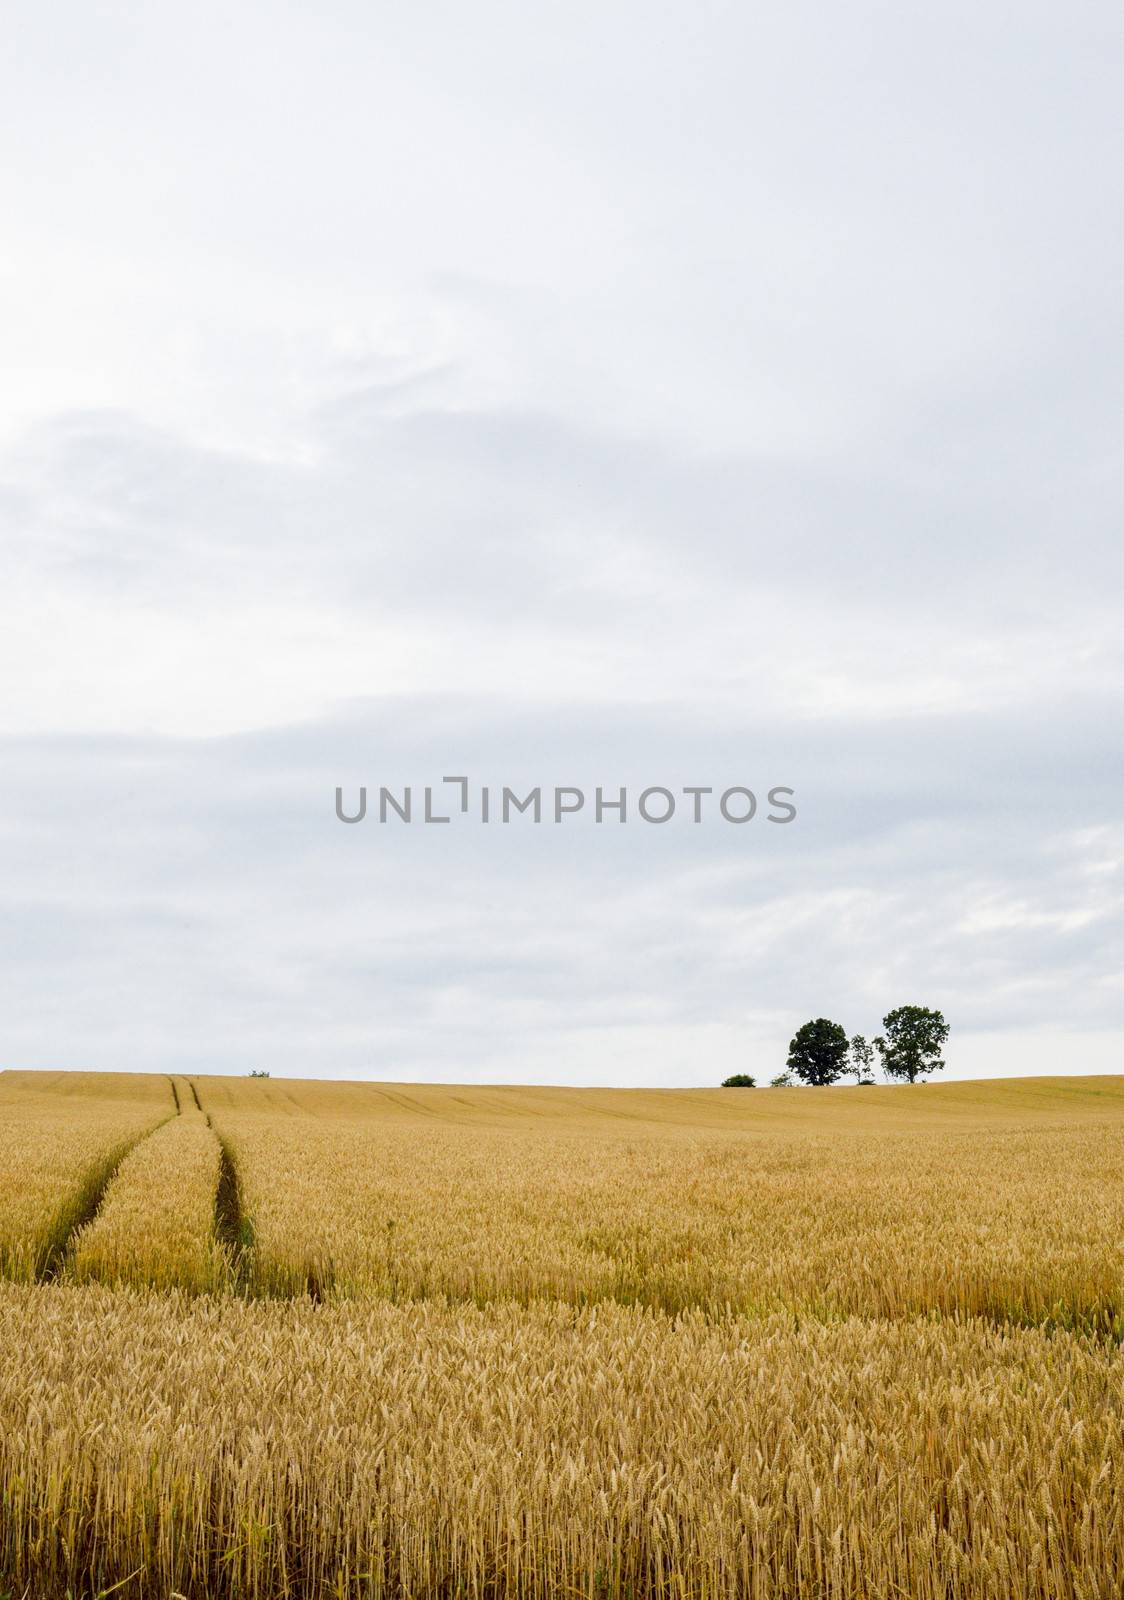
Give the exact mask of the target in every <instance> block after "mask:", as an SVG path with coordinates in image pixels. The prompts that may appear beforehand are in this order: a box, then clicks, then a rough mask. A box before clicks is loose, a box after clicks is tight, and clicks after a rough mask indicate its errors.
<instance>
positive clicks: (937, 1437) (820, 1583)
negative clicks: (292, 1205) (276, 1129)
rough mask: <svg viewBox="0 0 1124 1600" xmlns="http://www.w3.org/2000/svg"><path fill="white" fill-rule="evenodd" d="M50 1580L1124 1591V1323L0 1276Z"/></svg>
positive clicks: (37, 1527) (999, 1594) (805, 1591)
mask: <svg viewBox="0 0 1124 1600" xmlns="http://www.w3.org/2000/svg"><path fill="white" fill-rule="evenodd" d="M0 1346H2V1347H3V1348H4V1350H5V1351H6V1357H5V1361H4V1363H3V1367H2V1369H0V1481H2V1482H3V1484H4V1485H5V1491H4V1493H5V1500H4V1515H3V1521H2V1525H0V1536H2V1547H0V1567H2V1570H3V1572H4V1574H5V1576H6V1580H7V1582H8V1583H9V1584H10V1585H12V1586H16V1587H18V1586H22V1585H26V1586H28V1587H29V1588H30V1589H31V1591H32V1592H33V1593H34V1594H35V1595H36V1596H38V1597H40V1600H49V1597H53V1596H62V1595H63V1594H64V1593H81V1594H93V1593H96V1592H98V1591H100V1590H103V1589H106V1588H108V1587H109V1586H110V1585H111V1584H113V1583H116V1582H118V1581H120V1580H122V1579H126V1578H128V1577H129V1575H130V1574H133V1577H132V1581H131V1583H128V1584H126V1585H125V1588H124V1590H123V1591H122V1593H123V1594H124V1595H126V1596H128V1595H132V1596H140V1595H168V1594H171V1593H173V1592H175V1593H178V1594H182V1595H185V1596H189V1597H191V1600H197V1597H199V1600H201V1597H204V1596H206V1597H225V1596H235V1595H238V1596H259V1597H265V1596H270V1597H275V1596H276V1597H280V1596H288V1597H297V1596H299V1597H302V1600H319V1597H324V1600H327V1597H328V1596H335V1597H336V1600H342V1597H351V1596H355V1597H359V1596H364V1597H375V1596H407V1595H409V1596H435V1595H450V1596H451V1595H455V1594H463V1595H475V1596H491V1595H495V1596H499V1595H519V1596H527V1597H539V1596H542V1597H547V1596H550V1597H555V1596H558V1595H562V1594H575V1595H584V1596H589V1597H591V1600H593V1597H595V1596H613V1597H620V1600H623V1597H625V1596H630V1595H631V1596H646V1597H647V1596H651V1597H656V1596H665V1595H666V1596H669V1597H670V1596H675V1597H676V1600H689V1597H696V1596H697V1597H703V1596H706V1597H718V1596H730V1597H733V1596H744V1597H757V1600H788V1597H796V1596H808V1597H810V1596H815V1597H817V1600H891V1597H893V1600H900V1597H901V1596H910V1597H911V1600H938V1597H939V1600H948V1597H949V1596H957V1597H964V1596H971V1597H972V1600H1066V1597H1073V1600H1117V1597H1118V1596H1119V1595H1120V1594H1121V1592H1124V1503H1122V1500H1121V1497H1120V1495H1119V1485H1120V1482H1121V1481H1122V1480H1124V1433H1122V1422H1124V1411H1122V1408H1124V1355H1122V1353H1121V1351H1120V1350H1119V1349H1118V1348H1115V1347H1103V1346H1099V1345H1097V1344H1096V1343H1095V1342H1092V1341H1088V1340H1085V1339H1083V1338H1080V1337H1078V1336H1074V1335H1070V1334H1065V1333H1060V1332H1059V1333H1054V1334H1052V1335H1047V1334H1044V1333H1042V1332H1040V1331H1036V1330H1008V1331H999V1330H996V1329H993V1328H990V1327H988V1326H987V1325H985V1324H981V1323H975V1324H971V1325H963V1326H955V1325H951V1324H943V1325H938V1324H934V1323H930V1322H920V1323H913V1324H910V1323H904V1322H878V1321H865V1322H860V1321H846V1322H841V1323H836V1324H831V1325H826V1324H816V1323H807V1322H802V1323H801V1324H800V1326H799V1327H796V1326H794V1324H793V1322H792V1320H791V1319H785V1318H773V1319H764V1320H762V1319H757V1320H744V1319H739V1318H728V1319H723V1320H720V1321H718V1322H714V1321H708V1320H706V1319H703V1318H702V1317H701V1316H699V1315H698V1314H691V1315H688V1316H686V1317H683V1318H679V1319H672V1318H669V1317H667V1316H666V1315H664V1314H663V1313H659V1312H651V1311H645V1310H641V1309H639V1308H625V1307H618V1306H602V1307H599V1308H596V1309H593V1310H586V1311H578V1310H575V1309H573V1308H565V1307H554V1308H550V1307H529V1308H520V1307H517V1306H513V1305H505V1306H492V1307H488V1308H485V1309H482V1310H480V1309H477V1308H474V1307H456V1308H446V1307H441V1306H436V1305H433V1304H430V1305H417V1306H411V1307H405V1308H399V1307H394V1306H389V1305H386V1304H382V1305H372V1304H367V1305H362V1304H356V1303H351V1304H342V1303H341V1304H339V1305H334V1306H320V1307H316V1306H313V1305H310V1303H309V1302H308V1301H307V1300H303V1301H290V1302H245V1301H239V1300H236V1299H230V1298H226V1299H220V1300H215V1299H196V1300H193V1301H185V1300H182V1299H179V1298H177V1297H170V1298H169V1297H160V1296H153V1295H147V1296H146V1295H138V1294H135V1293H132V1292H122V1293H118V1294H113V1293H111V1292H109V1291H106V1290H102V1289H65V1288H53V1289H49V1290H48V1289H42V1288H38V1289H36V1288H20V1287H16V1286H8V1287H6V1288H4V1289H3V1290H0Z"/></svg>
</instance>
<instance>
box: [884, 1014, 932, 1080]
mask: <svg viewBox="0 0 1124 1600" xmlns="http://www.w3.org/2000/svg"><path fill="white" fill-rule="evenodd" d="M882 1026H883V1028H885V1030H886V1032H885V1034H880V1035H879V1036H878V1038H877V1039H875V1041H874V1043H875V1046H876V1047H877V1050H878V1054H879V1055H880V1056H881V1057H882V1071H883V1072H884V1073H885V1074H886V1076H887V1077H888V1078H905V1079H907V1081H908V1082H910V1083H916V1082H917V1080H918V1078H923V1077H924V1076H925V1074H926V1073H927V1072H939V1071H940V1069H941V1068H942V1067H943V1066H944V1062H943V1061H942V1060H941V1054H940V1052H941V1046H942V1045H943V1044H944V1042H945V1040H946V1039H947V1038H948V1023H947V1022H946V1021H945V1020H944V1017H943V1015H942V1014H941V1012H939V1011H931V1010H930V1009H929V1007H928V1006H898V1008H897V1010H896V1011H888V1012H887V1013H886V1015H885V1016H884V1017H883V1018H882Z"/></svg>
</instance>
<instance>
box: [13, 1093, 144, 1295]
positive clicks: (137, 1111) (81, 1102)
mask: <svg viewBox="0 0 1124 1600" xmlns="http://www.w3.org/2000/svg"><path fill="white" fill-rule="evenodd" d="M174 1111H175V1103H174V1101H173V1098H172V1092H171V1088H170V1085H169V1083H168V1080H167V1078H163V1077H155V1076H148V1075H141V1074H130V1073H95V1072H66V1073H64V1072H51V1073H46V1072H35V1073H32V1072H5V1073H2V1074H0V1275H2V1276H4V1277H6V1278H16V1279H21V1280H28V1279H32V1278H34V1277H36V1276H38V1275H41V1274H42V1273H44V1272H46V1271H49V1270H53V1269H54V1267H55V1266H56V1265H57V1264H58V1261H59V1260H60V1258H61V1253H62V1250H63V1248H64V1247H65V1244H66V1240H67V1239H68V1237H69V1235H70V1233H71V1231H72V1229H74V1228H75V1227H77V1226H78V1225H79V1223H80V1222H82V1221H83V1220H84V1219H85V1218H86V1216H87V1215H88V1214H89V1212H90V1209H91V1207H92V1206H94V1205H96V1203H97V1199H98V1196H99V1195H100V1193H101V1190H102V1188H103V1187H104V1185H105V1183H106V1181H107V1179H108V1178H109V1176H110V1174H111V1173H112V1172H113V1169H114V1167H115V1166H116V1165H117V1163H118V1161H119V1160H120V1159H121V1157H122V1156H123V1155H124V1154H125V1152H126V1151H127V1150H128V1149H129V1147H130V1146H131V1145H132V1144H134V1143H135V1142H136V1140H138V1139H140V1138H142V1137H143V1136H144V1135H145V1134H146V1133H149V1132H151V1130H152V1129H153V1128H155V1127H156V1126H157V1125H158V1124H159V1123H160V1122H161V1121H163V1119H164V1118H166V1117H168V1116H171V1115H173V1114H174Z"/></svg>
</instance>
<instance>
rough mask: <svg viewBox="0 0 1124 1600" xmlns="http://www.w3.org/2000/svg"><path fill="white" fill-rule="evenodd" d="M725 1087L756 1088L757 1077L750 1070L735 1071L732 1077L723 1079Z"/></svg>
mask: <svg viewBox="0 0 1124 1600" xmlns="http://www.w3.org/2000/svg"><path fill="white" fill-rule="evenodd" d="M722 1087H723V1089H756V1087H757V1079H756V1078H751V1077H750V1075H749V1073H748V1072H735V1073H734V1075H733V1077H732V1078H723V1079H722Z"/></svg>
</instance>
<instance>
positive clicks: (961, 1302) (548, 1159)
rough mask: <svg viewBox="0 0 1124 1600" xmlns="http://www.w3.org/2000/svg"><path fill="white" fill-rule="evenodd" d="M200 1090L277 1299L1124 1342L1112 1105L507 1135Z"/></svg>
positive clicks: (936, 1110) (466, 1116) (453, 1105)
mask: <svg viewBox="0 0 1124 1600" xmlns="http://www.w3.org/2000/svg"><path fill="white" fill-rule="evenodd" d="M1106 1081H1107V1082H1108V1083H1109V1084H1110V1086H1111V1087H1112V1088H1113V1089H1114V1090H1115V1092H1114V1093H1106V1091H1105V1089H1104V1087H1103V1085H1104V1083H1105V1082H1106ZM196 1082H197V1088H198V1090H199V1093H200V1095H201V1097H202V1100H203V1103H204V1105H205V1106H213V1107H214V1118H215V1124H216V1127H218V1129H219V1130H220V1132H221V1133H222V1135H223V1137H224V1138H225V1140H226V1141H227V1144H228V1146H229V1148H230V1151H231V1153H232V1156H233V1159H234V1162H235V1165H236V1167H237V1169H238V1171H239V1174H240V1178H241V1184H242V1198H243V1204H244V1206H245V1209H246V1211H247V1213H248V1215H249V1217H250V1219H251V1221H252V1224H253V1230H254V1237H255V1241H256V1255H255V1261H254V1283H255V1286H256V1287H257V1288H258V1289H259V1290H260V1291H261V1292H263V1293H282V1294H290V1293H299V1292H301V1291H302V1290H303V1289H305V1288H306V1287H307V1288H309V1289H311V1290H312V1291H313V1292H315V1293H318V1294H321V1295H324V1294H332V1295H336V1296H343V1297H351V1296H357V1295H367V1296H373V1297H389V1298H392V1299H396V1300H405V1299H410V1298H420V1297H425V1296H447V1297H449V1298H451V1299H456V1300H460V1299H473V1300H476V1301H479V1302H484V1301H487V1300H490V1299H495V1298H515V1299H520V1300H529V1299H536V1298H558V1299H564V1300H567V1301H571V1302H574V1303H577V1304H585V1303H589V1302H592V1301H596V1300H600V1299H608V1298H612V1299H616V1300H618V1301H622V1302H626V1303H637V1304H645V1305H654V1306H659V1307H661V1308H663V1309H665V1310H672V1311H674V1310H681V1309H685V1308H688V1307H692V1306H700V1307H705V1308H707V1309H710V1310H712V1311H721V1310H723V1309H724V1308H733V1309H735V1310H739V1311H745V1312H751V1311H752V1312H764V1311H769V1310H779V1309H789V1310H800V1311H804V1312H807V1313H810V1314H814V1315H820V1316H844V1315H873V1316H880V1317H888V1316H913V1315H917V1314H919V1313H925V1312H931V1311H937V1312H941V1313H944V1314H953V1315H962V1316H970V1315H982V1316H990V1317H994V1318H997V1319H1001V1320H1011V1321H1018V1322H1025V1323H1048V1324H1060V1325H1062V1326H1076V1327H1090V1328H1096V1329H1101V1330H1103V1331H1110V1332H1115V1333H1117V1334H1124V1229H1122V1228H1121V1215H1122V1213H1124V1116H1122V1114H1121V1112H1122V1109H1124V1097H1122V1096H1121V1094H1120V1085H1119V1080H1100V1083H1101V1087H1100V1088H1099V1089H1097V1090H1094V1091H1092V1092H1091V1093H1090V1095H1089V1096H1088V1097H1087V1099H1086V1100H1085V1102H1084V1103H1082V1101H1081V1100H1080V1099H1079V1098H1077V1097H1075V1096H1074V1095H1073V1093H1072V1086H1071V1085H1067V1086H1066V1088H1065V1089H1064V1090H1063V1091H1062V1092H1061V1093H1060V1094H1059V1095H1058V1097H1057V1098H1056V1099H1055V1100H1054V1102H1053V1105H1054V1115H1052V1116H1051V1115H1050V1114H1049V1106H1050V1104H1051V1102H1050V1099H1049V1097H1048V1096H1043V1095H1042V1091H1041V1090H1038V1091H1036V1094H1037V1097H1038V1098H1037V1101H1036V1102H1035V1101H1032V1104H1035V1103H1036V1104H1037V1110H1029V1109H1028V1108H1027V1106H1026V1104H1025V1103H1024V1102H1023V1100H1022V1097H1021V1096H1020V1095H1019V1093H1018V1091H1017V1090H1016V1092H1015V1093H1014V1094H1013V1095H1012V1096H1011V1099H1010V1101H1009V1102H1008V1104H1007V1106H1006V1110H1005V1112H1001V1111H1000V1110H998V1109H997V1107H996V1102H995V1098H994V1096H989V1097H987V1098H986V1099H985V1100H984V1105H985V1106H986V1107H989V1108H990V1109H989V1110H987V1111H985V1112H984V1113H983V1114H979V1115H977V1116H975V1117H972V1116H970V1115H959V1114H958V1113H957V1112H956V1111H955V1110H952V1111H950V1110H949V1109H948V1108H947V1107H946V1106H945V1105H943V1104H942V1099H943V1096H942V1090H941V1089H940V1088H937V1087H936V1086H928V1085H927V1086H925V1087H924V1088H918V1089H915V1090H909V1089H890V1090H885V1091H878V1090H874V1091H870V1090H863V1091H858V1090H854V1089H851V1090H843V1091H839V1092H837V1093H835V1094H834V1095H832V1094H831V1093H830V1092H828V1091H810V1090H802V1091H789V1092H783V1091H782V1092H777V1093H772V1092H770V1093H765V1094H761V1093H757V1094H747V1093H746V1092H745V1091H736V1090H731V1091H726V1098H725V1104H718V1105H715V1103H714V1100H713V1096H711V1097H705V1096H704V1097H703V1099H702V1102H701V1104H699V1105H698V1112H697V1120H695V1121H691V1120H687V1113H688V1109H689V1104H688V1106H685V1105H684V1100H687V1101H688V1103H689V1102H690V1097H689V1096H684V1097H682V1098H680V1099H679V1100H676V1099H675V1098H674V1097H665V1098H664V1099H662V1100H661V1099H659V1098H658V1097H656V1096H652V1095H649V1096H648V1097H647V1100H646V1101H645V1098H644V1097H643V1096H637V1102H639V1103H638V1104H637V1103H635V1102H634V1103H633V1105H632V1106H631V1108H630V1112H631V1115H630V1114H629V1111H626V1110H625V1109H624V1107H627V1106H628V1100H627V1094H626V1096H625V1099H624V1101H623V1105H622V1102H621V1101H620V1100H616V1101H614V1099H613V1097H612V1096H608V1097H607V1096H606V1095H605V1094H604V1093H603V1094H602V1095H600V1096H599V1095H596V1094H591V1093H589V1092H585V1091H570V1094H571V1095H572V1096H573V1102H572V1106H571V1108H570V1109H569V1111H567V1110H566V1109H565V1107H566V1101H565V1098H564V1097H565V1091H555V1092H554V1093H555V1096H556V1097H557V1096H559V1095H561V1096H562V1097H563V1098H562V1101H561V1109H559V1108H558V1102H557V1099H556V1100H555V1107H556V1110H555V1114H554V1115H553V1116H550V1115H542V1114H541V1113H540V1114H539V1115H538V1116H534V1115H530V1114H528V1112H527V1111H526V1110H525V1109H524V1108H523V1107H521V1104H520V1100H519V1096H518V1091H510V1092H509V1095H508V1097H507V1100H506V1107H507V1109H503V1108H501V1106H500V1104H499V1103H498V1100H497V1096H498V1094H499V1092H498V1091H494V1090H475V1089H467V1088H466V1089H463V1090H461V1091H460V1092H459V1094H458V1095H457V1096H456V1097H452V1096H450V1095H448V1094H447V1093H445V1094H444V1095H443V1096H442V1095H440V1094H439V1093H438V1092H437V1091H434V1092H433V1095H432V1099H429V1100H427V1097H426V1094H425V1092H424V1091H423V1090H420V1089H417V1088H415V1089H413V1090H411V1091H409V1094H408V1095H407V1094H405V1093H402V1094H400V1095H399V1096H397V1097H396V1098H388V1097H387V1096H388V1091H383V1092H382V1093H379V1092H376V1093H374V1094H371V1095H369V1096H368V1097H366V1098H365V1099H364V1098H363V1097H361V1096H359V1095H356V1094H353V1093H351V1092H350V1090H351V1089H352V1088H353V1087H355V1086H346V1088H347V1089H348V1091H349V1092H348V1093H347V1094H345V1095H341V1096H339V1097H337V1095H336V1090H337V1088H344V1087H345V1086H335V1085H332V1086H326V1085H322V1086H311V1085H296V1086H291V1085H285V1086H284V1087H281V1086H280V1085H273V1084H268V1085H263V1084H256V1083H255V1084H245V1083H243V1084H235V1083H231V1082H229V1081H228V1082H226V1083H212V1082H209V1081H208V1080H207V1079H206V1078H200V1079H198V1080H196ZM541 1093H542V1092H541V1091H527V1095H528V1098H529V1099H531V1100H532V1101H533V1099H534V1097H535V1096H536V1095H541ZM951 1098H952V1099H953V1103H954V1106H959V1107H962V1106H964V1105H965V1103H967V1104H968V1105H971V1097H970V1096H967V1097H966V1096H965V1095H964V1094H963V1093H962V1092H961V1091H959V1089H958V1087H957V1088H955V1089H954V1093H953V1096H952V1097H951ZM341 1101H342V1102H343V1104H344V1105H346V1115H341V1114H339V1106H340V1103H341ZM786 1101H787V1102H788V1103H789V1106H790V1107H791V1113H790V1115H789V1116H788V1118H787V1119H786V1116H785V1114H784V1102H786ZM778 1102H779V1103H780V1105H779V1108H778ZM919 1102H920V1104H923V1105H924V1106H925V1108H926V1109H928V1108H930V1107H931V1108H932V1120H931V1121H930V1122H929V1123H926V1122H925V1121H924V1120H923V1119H922V1120H921V1121H920V1122H919V1120H918V1119H919V1117H920V1112H919V1109H918V1107H919ZM1001 1103H1002V1102H1001V1099H1000V1105H1001ZM743 1106H744V1108H745V1109H742V1108H743ZM727 1107H729V1108H730V1109H729V1110H727V1109H726V1108H727ZM758 1107H760V1109H758ZM817 1107H818V1110H819V1120H818V1122H817V1121H812V1122H811V1123H809V1121H808V1115H809V1108H811V1110H812V1111H813V1112H815V1111H816V1108H817ZM1075 1108H1076V1109H1075ZM661 1112H663V1113H664V1115H662V1117H661ZM482 1113H483V1115H482ZM859 1116H861V1117H862V1119H863V1120H862V1121H861V1122H860V1121H857V1120H856V1118H857V1117H859ZM833 1117H834V1118H836V1119H837V1127H836V1131H835V1132H834V1133H833V1134H832V1133H829V1131H828V1129H829V1128H830V1126H831V1119H832V1118H833ZM723 1119H725V1120H723ZM622 1123H623V1124H624V1126H623V1128H622Z"/></svg>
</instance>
